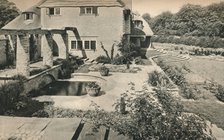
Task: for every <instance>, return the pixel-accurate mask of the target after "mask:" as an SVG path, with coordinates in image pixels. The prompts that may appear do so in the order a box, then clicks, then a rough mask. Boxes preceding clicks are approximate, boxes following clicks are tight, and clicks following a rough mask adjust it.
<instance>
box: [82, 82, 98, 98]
mask: <svg viewBox="0 0 224 140" xmlns="http://www.w3.org/2000/svg"><path fill="white" fill-rule="evenodd" d="M100 89H101V87H100V86H99V85H98V84H97V83H96V82H91V83H88V84H87V86H86V92H87V94H89V95H90V96H98V95H99V93H100Z"/></svg>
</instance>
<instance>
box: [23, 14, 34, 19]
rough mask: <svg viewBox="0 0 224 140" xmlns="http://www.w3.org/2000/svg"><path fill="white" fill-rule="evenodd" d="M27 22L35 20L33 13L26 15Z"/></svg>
mask: <svg viewBox="0 0 224 140" xmlns="http://www.w3.org/2000/svg"><path fill="white" fill-rule="evenodd" d="M24 16H25V20H32V19H33V13H25V14H24Z"/></svg>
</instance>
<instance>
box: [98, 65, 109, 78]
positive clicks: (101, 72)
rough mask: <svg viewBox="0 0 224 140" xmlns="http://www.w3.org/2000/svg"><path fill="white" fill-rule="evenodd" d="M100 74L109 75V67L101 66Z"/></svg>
mask: <svg viewBox="0 0 224 140" xmlns="http://www.w3.org/2000/svg"><path fill="white" fill-rule="evenodd" d="M99 71H100V74H101V76H108V75H109V68H107V67H105V66H103V67H100V69H99Z"/></svg>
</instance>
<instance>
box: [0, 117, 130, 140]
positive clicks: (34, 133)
mask: <svg viewBox="0 0 224 140" xmlns="http://www.w3.org/2000/svg"><path fill="white" fill-rule="evenodd" d="M80 122H81V119H79V118H24V117H3V116H0V140H71V139H72V138H74V137H73V136H74V135H75V134H76V132H78V131H77V130H78V128H79V126H80ZM90 133H91V125H90V124H88V123H85V124H84V126H83V128H82V129H81V132H80V133H78V134H79V135H77V137H78V138H76V139H78V140H103V139H104V137H105V133H106V128H104V127H102V128H100V131H99V132H96V133H94V135H92V134H90ZM108 139H109V140H129V138H128V137H125V136H123V135H118V133H116V132H113V131H109V136H108ZM74 140H75V139H74Z"/></svg>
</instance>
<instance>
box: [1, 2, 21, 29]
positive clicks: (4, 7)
mask: <svg viewBox="0 0 224 140" xmlns="http://www.w3.org/2000/svg"><path fill="white" fill-rule="evenodd" d="M18 15H19V10H18V9H17V8H16V6H15V4H14V3H12V2H9V1H8V0H0V28H2V27H3V26H4V25H6V24H7V23H9V22H10V21H11V20H13V19H14V18H15V17H16V16H18Z"/></svg>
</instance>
